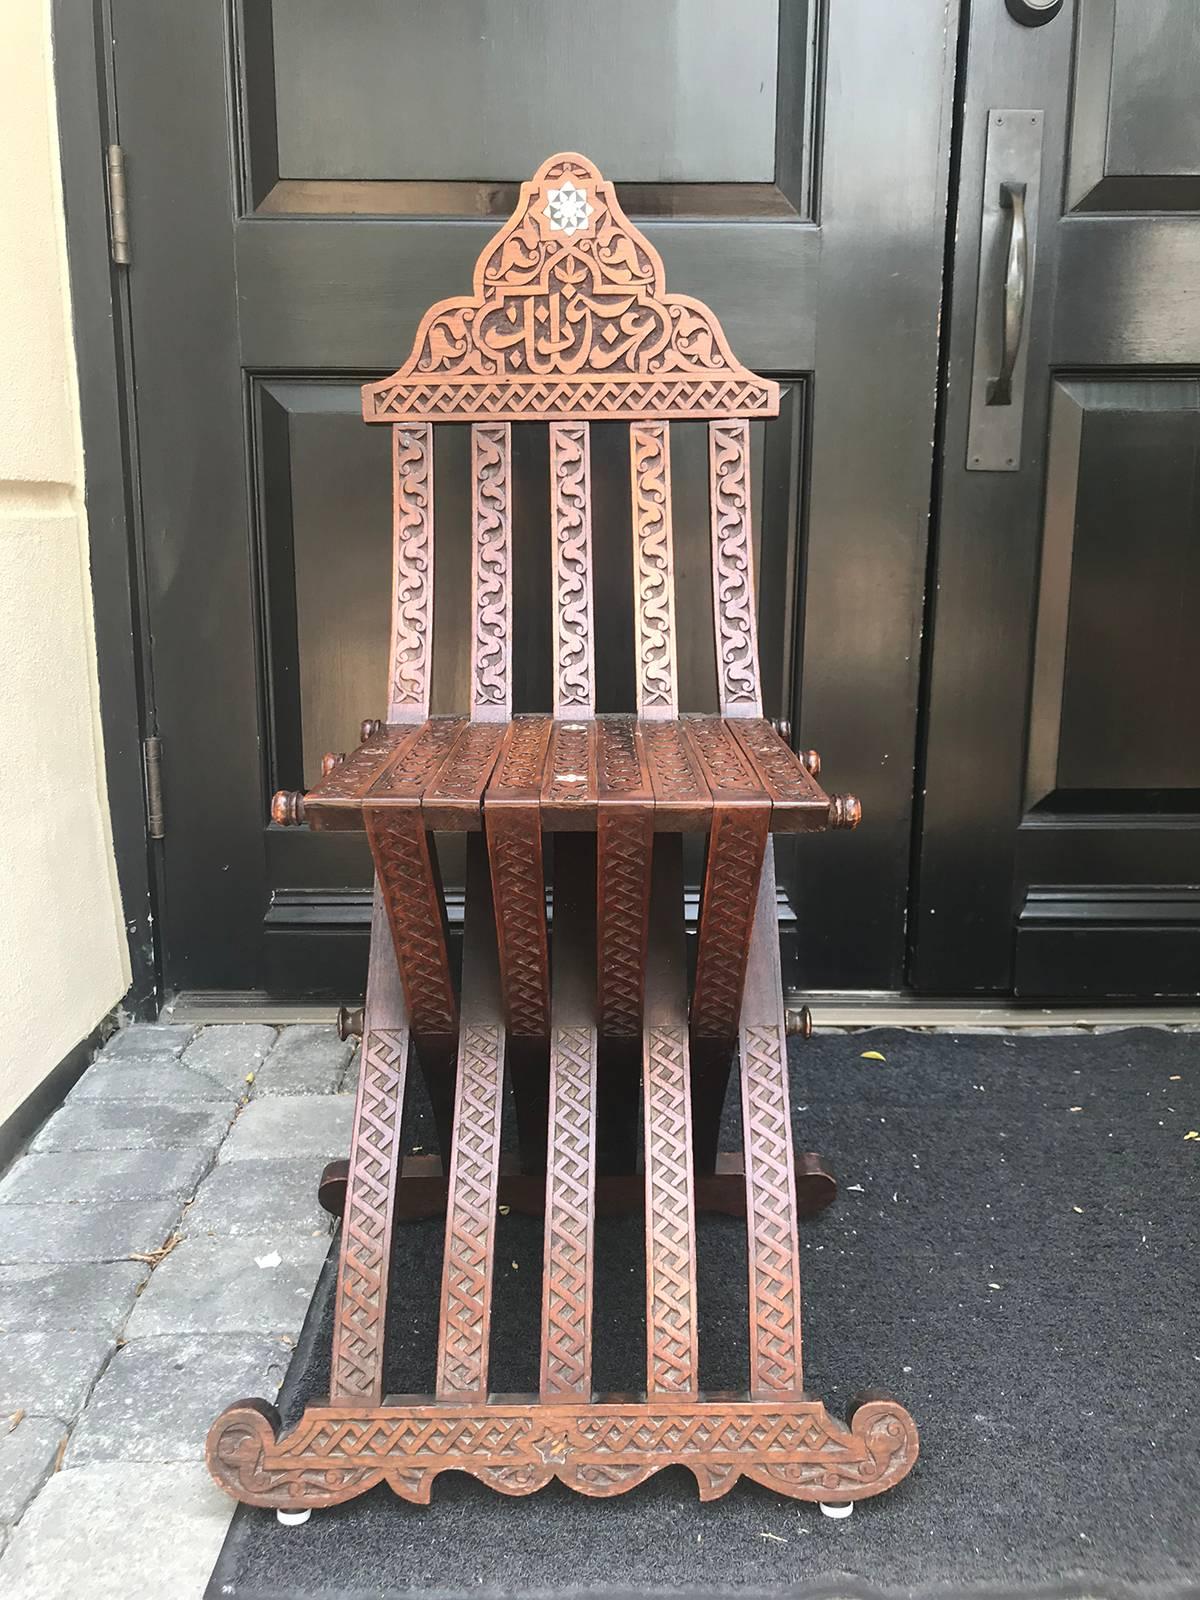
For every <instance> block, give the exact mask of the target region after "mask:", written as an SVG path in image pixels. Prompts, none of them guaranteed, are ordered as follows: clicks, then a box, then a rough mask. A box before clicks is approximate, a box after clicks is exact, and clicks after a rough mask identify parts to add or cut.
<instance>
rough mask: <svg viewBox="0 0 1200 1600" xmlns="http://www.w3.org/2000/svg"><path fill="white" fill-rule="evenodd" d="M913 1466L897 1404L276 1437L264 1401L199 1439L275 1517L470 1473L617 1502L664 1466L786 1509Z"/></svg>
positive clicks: (406, 1404)
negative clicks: (760, 1494) (380, 1486)
mask: <svg viewBox="0 0 1200 1600" xmlns="http://www.w3.org/2000/svg"><path fill="white" fill-rule="evenodd" d="M916 1459H917V1430H916V1427H915V1425H914V1423H913V1420H912V1418H911V1417H910V1416H909V1414H908V1412H907V1411H905V1409H904V1407H903V1406H901V1405H900V1404H899V1403H898V1402H896V1401H894V1400H888V1399H876V1398H871V1399H867V1400H864V1401H863V1403H862V1404H861V1405H860V1406H859V1407H858V1409H857V1410H855V1411H853V1412H852V1415H851V1419H850V1423H849V1425H848V1426H847V1424H845V1423H842V1422H839V1421H837V1419H836V1418H834V1417H831V1416H830V1415H829V1413H828V1412H827V1411H826V1410H825V1407H824V1406H823V1405H822V1404H821V1403H820V1401H818V1400H796V1401H787V1402H781V1401H779V1400H769V1401H765V1400H747V1399H743V1398H737V1399H729V1398H723V1399H720V1400H717V1399H713V1400H705V1399H693V1398H659V1399H653V1400H642V1401H632V1400H630V1399H628V1398H627V1397H623V1398H620V1399H612V1400H603V1399H600V1400H575V1401H556V1402H554V1403H551V1404H544V1403H539V1401H538V1399H537V1397H536V1396H535V1395H515V1396H511V1397H509V1398H507V1399H506V1400H505V1401H503V1402H498V1401H489V1402H487V1403H485V1404H480V1405H472V1404H465V1405H464V1404H449V1405H438V1404H435V1403H433V1402H431V1401H429V1400H424V1399H421V1398H419V1397H412V1396H407V1395H397V1396H395V1397H392V1398H390V1399H389V1401H388V1403H387V1404H385V1405H382V1406H346V1405H333V1404H331V1405H310V1406H308V1407H307V1408H306V1409H305V1411H304V1414H303V1416H302V1417H301V1418H300V1421H299V1422H298V1423H297V1424H296V1426H295V1427H294V1428H291V1429H289V1431H288V1432H287V1433H284V1434H283V1435H282V1436H281V1435H280V1432H279V1414H278V1412H277V1411H276V1410H275V1408H274V1406H270V1405H268V1404H267V1403H266V1402H265V1401H263V1400H243V1401H239V1402H238V1403H237V1404H236V1405H233V1406H230V1407H229V1408H228V1410H227V1411H225V1412H223V1413H222V1414H221V1416H220V1417H218V1418H217V1420H216V1422H215V1423H214V1424H213V1427H212V1431H211V1432H210V1434H209V1437H208V1465H209V1470H210V1472H211V1473H212V1475H213V1477H214V1478H215V1479H216V1481H217V1483H218V1484H219V1485H220V1487H221V1488H222V1489H224V1490H225V1491H226V1492H227V1493H228V1494H231V1495H233V1496H234V1498H235V1499H237V1500H242V1501H244V1502H245V1503H246V1504H248V1505H252V1506H272V1507H274V1508H275V1509H277V1510H281V1511H304V1510H312V1509H316V1508H318V1507H321V1506H333V1505H339V1504H341V1503H342V1502H343V1501H345V1500H352V1499H353V1498H354V1497H355V1496H356V1495H360V1494H365V1493H366V1492H367V1490H368V1489H372V1488H374V1486H375V1485H376V1484H377V1483H386V1484H387V1485H388V1487H389V1488H391V1489H392V1490H393V1491H394V1492H395V1493H396V1494H397V1495H399V1496H400V1498H401V1499H402V1500H409V1501H412V1502H413V1503H414V1504H416V1505H428V1504H429V1498H430V1492H431V1490H432V1488H433V1482H434V1479H435V1478H436V1477H437V1476H438V1474H439V1473H441V1472H470V1473H472V1474H473V1475H474V1476H475V1477H477V1478H480V1479H481V1480H482V1481H483V1482H484V1483H486V1484H488V1485H489V1486H490V1487H491V1488H493V1489H498V1490H499V1491H500V1492H501V1493H502V1494H510V1495H524V1494H533V1493H535V1492H536V1491H537V1490H538V1489H542V1488H544V1487H545V1486H546V1484H548V1483H549V1482H550V1481H551V1479H552V1478H557V1479H558V1480H559V1481H560V1482H561V1483H565V1484H566V1485H567V1487H568V1488H571V1489H576V1490H578V1491H579V1493H580V1494H586V1495H595V1496H610V1495H617V1494H624V1493H625V1492H626V1491H627V1490H629V1489H632V1488H634V1487H635V1486H636V1485H637V1484H639V1483H644V1482H645V1481H646V1479H647V1478H649V1477H652V1476H653V1475H654V1473H656V1472H661V1471H662V1469H663V1468H664V1467H673V1466H684V1467H688V1468H689V1469H690V1470H691V1472H692V1473H693V1475H694V1476H695V1479H696V1482H697V1484H698V1486H699V1489H700V1498H701V1499H702V1500H716V1499H719V1498H720V1496H721V1495H723V1494H727V1493H728V1492H729V1490H730V1489H732V1488H733V1486H734V1484H735V1483H736V1482H737V1481H738V1479H739V1478H752V1479H753V1480H754V1481H755V1482H756V1483H761V1484H763V1485H764V1486H765V1487H766V1488H768V1489H773V1490H774V1491H775V1492H776V1493H777V1494H782V1495H787V1496H789V1497H790V1498H791V1499H793V1500H817V1501H823V1502H825V1503H826V1504H852V1503H853V1502H854V1501H855V1500H866V1499H868V1498H870V1496H872V1495H876V1494H882V1493H883V1492H884V1491H885V1490H887V1489H891V1488H894V1487H895V1485H896V1484H898V1483H899V1482H900V1480H901V1479H902V1478H904V1477H905V1475H906V1474H907V1473H908V1472H909V1471H910V1470H911V1469H912V1466H913V1463H914V1462H915V1461H916Z"/></svg>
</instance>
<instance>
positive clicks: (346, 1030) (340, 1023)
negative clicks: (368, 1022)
mask: <svg viewBox="0 0 1200 1600" xmlns="http://www.w3.org/2000/svg"><path fill="white" fill-rule="evenodd" d="M362 1031H363V1008H362V1006H356V1007H355V1009H354V1010H353V1011H352V1010H351V1009H350V1007H349V1006H339V1007H338V1013H337V1034H338V1038H339V1039H340V1040H341V1041H342V1042H343V1044H344V1043H345V1042H346V1040H347V1039H361V1038H362Z"/></svg>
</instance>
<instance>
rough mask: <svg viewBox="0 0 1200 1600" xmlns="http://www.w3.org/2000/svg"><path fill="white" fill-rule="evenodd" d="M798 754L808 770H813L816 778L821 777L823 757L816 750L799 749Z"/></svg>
mask: <svg viewBox="0 0 1200 1600" xmlns="http://www.w3.org/2000/svg"><path fill="white" fill-rule="evenodd" d="M796 755H797V757H798V758H799V761H800V765H801V766H802V767H803V768H804V769H805V771H806V772H811V773H812V775H813V777H814V778H818V777H820V775H821V758H820V756H819V755H818V754H817V752H816V751H815V750H798V751H797V752H796Z"/></svg>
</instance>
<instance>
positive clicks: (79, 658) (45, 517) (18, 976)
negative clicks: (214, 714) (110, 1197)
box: [0, 0, 128, 1120]
mask: <svg viewBox="0 0 1200 1600" xmlns="http://www.w3.org/2000/svg"><path fill="white" fill-rule="evenodd" d="M3 32H4V47H3V49H0V307H3V315H0V751H3V760H0V1120H3V1118H4V1117H6V1116H7V1115H8V1113H9V1112H10V1111H12V1110H13V1109H14V1107H16V1106H17V1105H19V1104H20V1102H21V1101H22V1100H23V1099H24V1098H25V1097H26V1095H28V1094H29V1093H30V1091H31V1090H32V1089H34V1088H35V1087H36V1086H37V1084H38V1083H39V1082H40V1081H41V1079H42V1078H43V1077H45V1075H46V1073H47V1072H49V1071H50V1069H51V1068H52V1067H54V1066H55V1065H57V1063H58V1062H59V1061H60V1060H62V1058H63V1057H64V1056H65V1055H66V1054H67V1052H68V1051H69V1050H71V1049H72V1047H73V1046H74V1045H76V1044H77V1043H78V1042H79V1041H80V1040H81V1039H82V1038H84V1037H85V1036H86V1035H87V1034H88V1033H89V1032H90V1031H91V1030H92V1028H94V1027H95V1025H96V1024H97V1023H98V1022H99V1021H100V1019H101V1018H102V1017H103V1016H104V1015H105V1014H106V1012H108V1011H110V1010H111V1009H112V1007H113V1006H114V1005H115V1004H116V1003H117V1001H118V1000H119V999H120V998H121V996H122V994H123V993H124V991H125V989H126V988H127V986H128V976H127V966H128V957H127V952H126V944H125V936H124V931H123V928H122V923H121V907H120V900H119V895H118V892H117V881H116V872H115V869H114V864H113V855H112V841H111V837H110V832H109V822H108V807H107V800H106V797H105V789H104V766H103V762H104V756H103V749H102V745H101V737H100V724H99V718H98V697H97V689H96V660H95V641H94V637H93V631H92V611H91V589H90V583H89V576H88V548H87V523H86V519H85V516H84V506H83V458H82V448H81V444H80V436H79V407H78V401H77V394H76V379H75V368H74V351H73V346H72V337H71V309H70V302H69V290H68V279H67V267H66V243H65V237H64V230H63V208H62V196H61V187H60V176H59V166H58V141H57V131H56V127H55V114H54V100H53V95H54V89H53V78H52V73H51V51H50V21H49V3H48V0H12V3H11V4H7V5H6V6H5V15H4V28H3ZM98 171H99V169H98Z"/></svg>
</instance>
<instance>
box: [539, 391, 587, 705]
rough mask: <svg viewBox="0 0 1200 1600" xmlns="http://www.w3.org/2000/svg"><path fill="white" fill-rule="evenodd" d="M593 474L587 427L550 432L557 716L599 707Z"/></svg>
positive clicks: (583, 424) (576, 425) (572, 426)
mask: <svg viewBox="0 0 1200 1600" xmlns="http://www.w3.org/2000/svg"><path fill="white" fill-rule="evenodd" d="M590 476H591V452H590V449H589V446H588V430H587V423H586V422H581V423H560V424H558V425H557V426H556V427H553V428H551V430H550V515H551V524H552V534H551V537H552V539H553V544H554V549H553V559H554V714H555V716H556V717H569V716H571V715H576V716H578V715H580V714H582V713H586V712H590V711H591V710H592V709H593V707H594V706H595V704H596V688H595V677H596V668H595V648H594V644H593V639H592V504H591V484H590V481H589V480H590Z"/></svg>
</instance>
